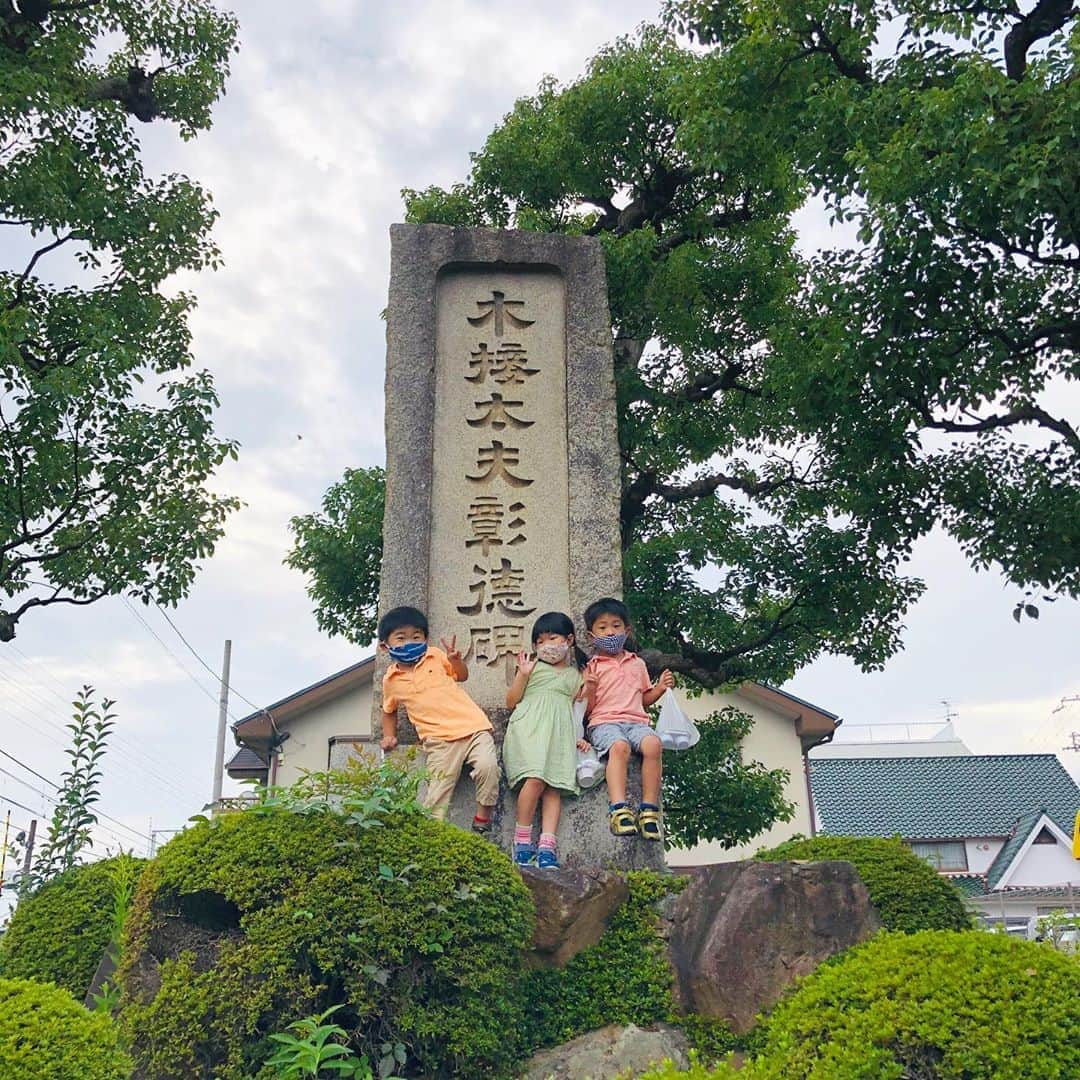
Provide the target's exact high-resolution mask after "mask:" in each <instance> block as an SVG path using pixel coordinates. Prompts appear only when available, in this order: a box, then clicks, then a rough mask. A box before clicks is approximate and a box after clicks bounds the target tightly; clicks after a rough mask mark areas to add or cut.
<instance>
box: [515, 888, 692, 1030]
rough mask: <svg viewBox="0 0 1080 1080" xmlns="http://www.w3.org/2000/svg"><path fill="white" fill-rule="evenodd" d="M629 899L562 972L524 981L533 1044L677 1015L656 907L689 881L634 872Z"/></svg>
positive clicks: (549, 971) (537, 973) (536, 975)
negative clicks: (593, 942)
mask: <svg viewBox="0 0 1080 1080" xmlns="http://www.w3.org/2000/svg"><path fill="white" fill-rule="evenodd" d="M627 884H628V885H629V886H630V898H629V900H628V901H627V902H626V903H625V904H624V905H623V906H622V907H621V908H619V910H618V911H616V913H615V915H614V916H613V917H612V920H611V923H610V924H609V926H608V928H607V930H606V931H605V932H604V936H603V937H602V938H601V939H600V940H599V941H598V942H597V943H596V944H595V945H593V946H592V947H591V948H588V949H584V950H583V951H582V952H580V953H578V954H577V956H575V957H574V958H573V959H572V960H570V962H569V963H568V964H567V965H566V966H565V967H564V968H562V969H561V970H560V969H542V970H537V971H533V972H530V974H529V975H528V976H527V978H526V981H525V987H524V992H525V1000H526V1010H525V1016H526V1024H527V1027H526V1032H525V1042H526V1043H527V1046H528V1049H529V1050H530V1051H531V1050H535V1049H538V1048H540V1047H544V1046H555V1045H557V1044H559V1043H562V1042H566V1041H567V1040H569V1039H572V1038H574V1037H576V1036H578V1035H581V1034H583V1033H584V1032H586V1031H593V1030H594V1029H596V1028H600V1027H604V1026H605V1025H606V1024H638V1025H644V1024H652V1023H655V1022H657V1021H659V1020H668V1021H670V1020H673V1019H674V1012H675V1007H674V1003H673V999H672V996H671V987H672V973H671V968H670V966H669V965H668V961H667V952H666V950H665V947H664V943H663V941H662V940H661V939H660V937H659V935H658V933H657V926H656V923H657V913H656V905H657V904H658V903H659V902H660V901H661V900H663V899H664V897H665V896H669V895H671V894H672V893H676V892H678V891H679V890H680V889H681V888H682V887H683V885H684V884H685V882H683V881H681V880H680V879H678V878H674V877H665V876H661V875H657V874H651V873H648V872H646V871H632V872H631V873H629V874H627Z"/></svg>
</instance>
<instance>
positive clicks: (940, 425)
mask: <svg viewBox="0 0 1080 1080" xmlns="http://www.w3.org/2000/svg"><path fill="white" fill-rule="evenodd" d="M924 415H925V417H926V425H927V427H932V428H937V429H938V430H939V431H948V432H951V433H953V434H957V435H968V434H973V433H977V432H980V431H993V430H995V429H997V428H1003V427H1013V426H1014V425H1016V424H1031V423H1033V424H1038V425H1039V426H1040V427H1044V428H1048V429H1049V430H1050V431H1056V432H1057V433H1058V434H1059V435H1060V436H1061V437H1062V438H1063V439H1064V440H1065V441H1066V442H1067V443H1068V444H1069V445H1070V446H1071V447H1072V448H1073V449H1074V450H1075V451H1076V452H1077V453H1080V435H1078V434H1077V432H1076V430H1075V428H1073V427H1072V426H1071V425H1070V424H1069V423H1068V422H1067V421H1065V420H1060V419H1058V418H1057V417H1056V416H1051V415H1050V413H1048V412H1047V411H1046V410H1045V409H1042V408H1040V407H1039V406H1038V405H1030V404H1029V405H1021V406H1019V407H1018V408H1015V409H1012V410H1011V411H1009V412H1007V413H1001V414H999V415H998V416H988V417H985V418H984V419H982V420H973V421H972V422H971V423H969V424H966V423H959V422H957V421H955V420H935V419H934V418H933V417H932V416H930V414H929V412H928V411H927V412H926V413H924Z"/></svg>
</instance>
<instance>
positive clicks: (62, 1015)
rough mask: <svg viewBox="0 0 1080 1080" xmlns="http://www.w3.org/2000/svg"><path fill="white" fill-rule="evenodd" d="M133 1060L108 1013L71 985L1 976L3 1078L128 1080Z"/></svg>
mask: <svg viewBox="0 0 1080 1080" xmlns="http://www.w3.org/2000/svg"><path fill="white" fill-rule="evenodd" d="M130 1073H131V1061H130V1059H129V1058H128V1056H127V1054H125V1053H124V1051H123V1049H122V1047H121V1045H120V1038H119V1035H118V1034H117V1032H116V1028H115V1027H114V1026H113V1023H112V1021H111V1020H110V1019H109V1018H108V1017H107V1016H100V1015H97V1014H95V1013H92V1012H89V1011H88V1010H87V1009H85V1008H83V1006H82V1005H80V1004H79V1003H78V1002H77V1001H76V1000H75V999H74V998H73V997H72V996H71V994H69V993H68V992H67V991H66V990H62V989H60V988H59V987H56V986H51V985H49V984H47V983H37V982H32V981H31V980H29V979H0V1076H2V1077H3V1078H4V1080H60V1078H62V1077H71V1078H72V1080H74V1078H75V1077H78V1080H124V1078H125V1077H127V1076H129V1075H130Z"/></svg>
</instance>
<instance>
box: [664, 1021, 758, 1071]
mask: <svg viewBox="0 0 1080 1080" xmlns="http://www.w3.org/2000/svg"><path fill="white" fill-rule="evenodd" d="M678 1024H679V1027H681V1028H682V1029H683V1033H684V1034H685V1035H686V1038H687V1041H688V1042H689V1043H690V1049H691V1051H693V1053H694V1055H695V1058H696V1060H697V1061H699V1062H701V1064H702V1065H707V1066H715V1065H719V1064H720V1063H721V1062H722V1061H724V1060H725V1059H726V1058H727V1056H728V1054H730V1053H731V1052H732V1051H733V1050H741V1049H743V1048H744V1047H745V1046H746V1041H747V1038H746V1036H739V1035H736V1034H735V1033H734V1032H733V1031H732V1030H731V1028H729V1027H728V1025H727V1024H725V1023H724V1021H723V1020H719V1019H717V1018H715V1017H712V1016H698V1015H697V1014H696V1013H692V1014H690V1015H689V1016H681V1017H679V1020H678Z"/></svg>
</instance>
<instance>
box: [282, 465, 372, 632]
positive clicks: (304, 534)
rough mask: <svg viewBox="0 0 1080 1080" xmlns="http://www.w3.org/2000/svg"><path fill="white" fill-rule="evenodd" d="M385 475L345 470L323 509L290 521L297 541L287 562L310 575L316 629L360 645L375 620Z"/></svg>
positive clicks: (286, 559) (323, 504)
mask: <svg viewBox="0 0 1080 1080" xmlns="http://www.w3.org/2000/svg"><path fill="white" fill-rule="evenodd" d="M385 480H386V473H385V472H384V471H383V470H382V469H380V468H374V469H346V470H345V476H344V478H343V479H341V480H339V481H338V482H337V483H336V484H332V485H331V486H330V489H329V490H328V491H327V492H326V494H325V495H324V496H323V503H322V513H321V514H320V513H315V514H304V515H301V516H299V517H294V518H293V519H292V520H291V521H290V522H289V529H290V531H291V532H292V534H293V537H294V539H295V544H294V546H293V549H292V551H290V552H289V554H288V555H287V556H286V558H285V563H286V565H288V566H291V567H292V568H293V569H294V570H300V571H302V572H303V573H305V574H307V575H309V584H308V594H309V595H310V596H311V598H312V600H314V602H315V621H316V622H317V623H318V625H319V629H320V630H325V631H326V632H327V633H328V634H341V635H342V636H344V637H346V638H348V639H349V640H350V641H355V642H357V643H359V644H362V645H366V644H367V643H368V642H370V641H371V640H372V639H373V638H374V637H375V629H376V621H377V619H378V609H379V570H380V568H381V564H382V521H383V506H384V492H385Z"/></svg>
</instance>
